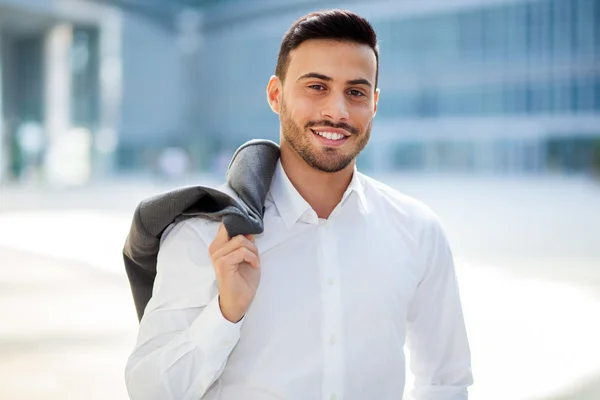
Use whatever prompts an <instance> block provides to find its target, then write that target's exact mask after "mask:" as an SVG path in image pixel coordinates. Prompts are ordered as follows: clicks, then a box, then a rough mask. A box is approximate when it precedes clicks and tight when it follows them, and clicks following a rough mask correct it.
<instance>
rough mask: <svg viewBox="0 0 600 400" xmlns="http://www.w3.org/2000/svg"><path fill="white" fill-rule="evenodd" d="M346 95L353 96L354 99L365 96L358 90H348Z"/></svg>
mask: <svg viewBox="0 0 600 400" xmlns="http://www.w3.org/2000/svg"><path fill="white" fill-rule="evenodd" d="M348 93H349V94H350V96H354V97H361V96H363V97H364V95H365V94H364V93H363V92H361V91H360V90H356V89H352V90H349V91H348Z"/></svg>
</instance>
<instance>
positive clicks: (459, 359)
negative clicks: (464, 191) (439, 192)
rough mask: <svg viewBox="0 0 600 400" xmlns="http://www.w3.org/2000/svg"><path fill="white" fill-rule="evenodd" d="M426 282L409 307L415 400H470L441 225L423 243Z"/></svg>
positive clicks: (465, 349)
mask: <svg viewBox="0 0 600 400" xmlns="http://www.w3.org/2000/svg"><path fill="white" fill-rule="evenodd" d="M421 251H422V255H423V257H422V259H423V268H424V270H423V276H422V279H421V281H420V283H419V285H418V288H417V290H416V293H415V297H414V298H413V301H412V302H411V304H410V308H409V314H408V324H407V348H408V350H409V355H410V369H411V372H412V374H413V376H414V378H415V384H414V390H413V391H412V393H411V395H412V398H414V399H415V400H466V399H468V392H467V389H468V387H469V386H470V385H472V383H473V377H472V373H471V354H470V348H469V343H468V339H467V333H466V328H465V323H464V317H463V310H462V305H461V300H460V294H459V289H458V282H457V278H456V274H455V267H454V260H453V256H452V252H451V250H450V247H449V244H448V241H447V238H446V235H445V233H444V231H443V228H442V226H441V224H440V223H439V221H438V220H437V219H435V218H434V219H433V220H432V221H430V222H428V227H427V228H426V229H425V232H424V235H423V241H422V249H421Z"/></svg>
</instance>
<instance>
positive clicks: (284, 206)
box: [271, 160, 369, 229]
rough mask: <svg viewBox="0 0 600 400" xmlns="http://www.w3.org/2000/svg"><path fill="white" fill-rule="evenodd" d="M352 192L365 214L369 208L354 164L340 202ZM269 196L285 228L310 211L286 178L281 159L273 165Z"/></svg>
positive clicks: (344, 200) (308, 205)
mask: <svg viewBox="0 0 600 400" xmlns="http://www.w3.org/2000/svg"><path fill="white" fill-rule="evenodd" d="M352 193H356V194H357V196H358V199H359V204H360V207H361V211H362V212H363V213H365V214H366V213H367V212H368V210H369V208H368V203H367V198H366V195H365V190H364V186H363V183H362V182H361V177H360V173H359V172H358V170H357V168H356V166H354V173H353V174H352V180H351V181H350V184H349V185H348V188H347V189H346V191H345V192H344V195H343V196H342V203H344V202H346V200H347V199H348V198H349V196H350V195H351V194H352ZM271 197H272V198H273V202H274V203H275V206H276V207H277V210H278V211H279V214H280V216H281V219H282V220H283V223H284V224H285V226H286V228H287V229H290V228H291V227H292V226H293V225H294V224H295V223H296V222H297V221H298V220H299V219H300V217H302V215H303V214H304V213H306V212H308V211H312V208H311V207H310V204H308V203H307V202H306V200H304V198H303V197H302V196H301V195H300V193H298V191H297V190H296V188H295V187H294V185H293V184H292V182H291V181H290V179H289V178H288V176H287V174H286V173H285V170H284V169H283V166H282V165H281V160H278V161H277V166H276V167H275V173H274V175H273V181H272V183H271Z"/></svg>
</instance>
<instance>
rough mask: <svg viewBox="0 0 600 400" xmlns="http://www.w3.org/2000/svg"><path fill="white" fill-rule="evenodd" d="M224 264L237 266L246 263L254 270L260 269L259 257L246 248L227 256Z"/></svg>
mask: <svg viewBox="0 0 600 400" xmlns="http://www.w3.org/2000/svg"><path fill="white" fill-rule="evenodd" d="M224 262H225V263H226V264H227V265H237V264H241V263H243V262H246V263H248V264H250V265H251V266H252V267H254V268H258V267H259V261H258V255H256V254H255V253H253V252H252V251H250V250H248V249H247V248H245V247H240V248H239V249H237V250H235V251H233V252H231V253H229V254H228V255H226V256H225V257H224Z"/></svg>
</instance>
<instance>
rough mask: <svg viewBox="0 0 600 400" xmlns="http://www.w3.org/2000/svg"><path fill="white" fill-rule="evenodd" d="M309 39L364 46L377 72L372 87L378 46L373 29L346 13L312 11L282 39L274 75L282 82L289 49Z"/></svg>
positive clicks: (351, 13)
mask: <svg viewBox="0 0 600 400" xmlns="http://www.w3.org/2000/svg"><path fill="white" fill-rule="evenodd" d="M311 39H333V40H339V41H342V42H354V43H358V44H366V45H368V46H369V47H370V48H371V49H373V51H374V52H375V60H376V61H377V72H376V75H375V88H377V81H378V79H379V45H378V43H377V35H376V33H375V30H374V29H373V27H372V26H371V24H370V23H369V21H367V20H366V19H365V18H363V17H361V16H359V15H357V14H355V13H353V12H351V11H346V10H327V11H316V12H312V13H310V14H307V15H305V16H304V17H302V18H300V19H298V20H297V21H296V22H294V23H293V24H292V26H291V27H290V29H288V31H287V32H286V33H285V35H284V36H283V40H282V41H281V47H280V48H279V55H278V56H277V66H276V68H275V75H277V77H278V78H279V79H281V80H282V81H283V80H285V75H286V73H287V68H288V65H289V54H290V52H291V51H292V50H294V49H295V48H297V47H298V46H300V45H301V44H302V43H304V42H305V41H307V40H311Z"/></svg>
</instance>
